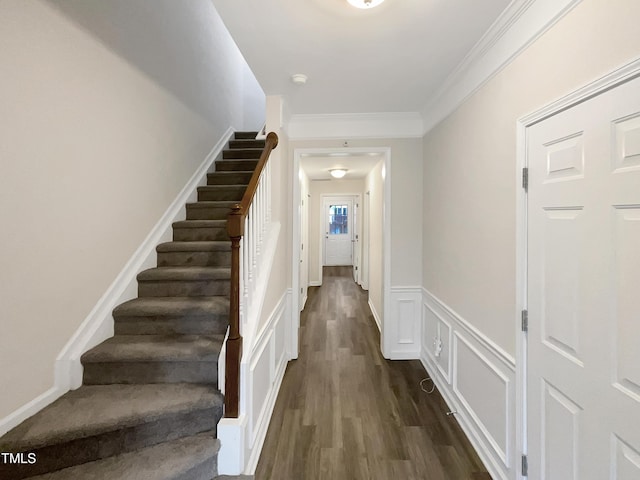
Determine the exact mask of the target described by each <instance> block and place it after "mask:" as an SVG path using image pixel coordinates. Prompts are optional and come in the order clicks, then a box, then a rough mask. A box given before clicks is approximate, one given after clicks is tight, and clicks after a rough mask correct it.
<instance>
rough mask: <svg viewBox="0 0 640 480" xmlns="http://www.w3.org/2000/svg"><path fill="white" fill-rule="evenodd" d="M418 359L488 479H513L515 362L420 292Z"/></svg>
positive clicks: (477, 331)
mask: <svg viewBox="0 0 640 480" xmlns="http://www.w3.org/2000/svg"><path fill="white" fill-rule="evenodd" d="M421 313H422V331H423V335H422V351H421V356H420V359H421V361H422V363H423V365H424V367H425V368H426V369H427V371H428V372H429V375H430V377H431V379H432V380H433V382H434V383H435V385H436V386H437V387H438V390H439V391H440V393H441V394H442V396H443V398H444V399H445V401H446V402H447V404H448V406H449V408H450V409H451V411H454V412H456V413H455V418H456V420H457V421H458V423H459V424H460V426H461V427H462V429H463V430H464V432H465V433H466V435H467V437H468V438H469V440H470V441H471V443H472V444H473V446H474V448H475V449H476V451H477V452H478V454H479V455H480V458H481V459H482V461H483V462H484V464H485V466H486V467H487V469H488V471H489V473H490V474H491V476H492V477H493V478H494V479H496V480H497V479H501V480H512V479H515V478H516V476H517V470H518V469H517V468H516V465H517V463H516V459H515V455H516V451H515V450H516V449H515V448H514V447H515V398H516V395H515V394H516V392H515V375H516V367H515V359H514V358H513V357H512V356H511V355H509V354H508V353H507V352H505V351H504V350H503V349H501V348H500V347H498V346H497V345H496V344H495V342H493V341H492V340H491V339H490V338H488V337H487V336H486V335H484V334H483V333H482V332H480V331H479V330H478V329H476V328H475V327H474V326H473V325H471V324H470V323H469V322H468V321H467V320H465V319H463V318H462V317H460V315H458V314H457V313H456V312H455V311H454V310H453V309H451V308H450V307H448V306H447V305H445V304H444V303H443V302H442V301H440V300H439V299H438V298H437V297H435V296H434V295H433V294H432V293H430V292H429V291H427V290H426V289H422V308H421Z"/></svg>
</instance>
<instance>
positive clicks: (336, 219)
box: [323, 197, 355, 265]
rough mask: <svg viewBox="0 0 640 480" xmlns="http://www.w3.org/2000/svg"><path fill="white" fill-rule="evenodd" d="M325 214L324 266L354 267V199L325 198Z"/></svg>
mask: <svg viewBox="0 0 640 480" xmlns="http://www.w3.org/2000/svg"><path fill="white" fill-rule="evenodd" d="M323 213H324V214H323V228H324V230H323V232H324V265H352V264H353V249H352V240H353V239H354V238H355V237H354V236H353V235H354V231H353V199H352V198H350V197H330V198H325V200H324V205H323Z"/></svg>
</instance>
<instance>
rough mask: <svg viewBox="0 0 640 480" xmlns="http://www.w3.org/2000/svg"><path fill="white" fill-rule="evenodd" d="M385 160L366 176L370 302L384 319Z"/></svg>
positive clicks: (377, 313)
mask: <svg viewBox="0 0 640 480" xmlns="http://www.w3.org/2000/svg"><path fill="white" fill-rule="evenodd" d="M383 170H384V160H381V161H380V162H378V163H377V164H376V166H375V167H374V168H373V169H372V170H371V172H369V175H367V178H365V186H364V190H365V195H366V192H369V211H370V215H369V244H368V245H369V264H368V265H369V272H368V276H369V302H371V305H372V306H373V308H374V309H375V314H376V315H377V316H378V319H379V320H382V317H383V315H384V312H383V298H384V284H383V278H382V273H383V265H384V259H383V256H382V249H383V235H384V233H383V232H384V225H383V216H382V211H383V208H384V207H383V203H384V177H383Z"/></svg>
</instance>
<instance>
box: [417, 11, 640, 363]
mask: <svg viewBox="0 0 640 480" xmlns="http://www.w3.org/2000/svg"><path fill="white" fill-rule="evenodd" d="M638 18H640V2H638V1H637V0H583V1H582V2H581V3H580V4H579V5H578V6H577V7H576V8H575V9H574V10H573V11H571V12H570V13H569V14H568V15H567V16H566V17H565V18H563V19H562V20H561V21H560V22H559V23H558V24H556V25H555V26H554V27H553V28H552V29H550V30H549V31H548V32H546V33H545V34H544V35H543V36H542V37H541V38H540V39H539V40H538V41H536V42H535V43H534V44H532V45H531V46H530V47H529V48H528V49H527V50H526V51H525V52H524V53H523V54H521V55H520V56H519V57H518V58H517V59H515V61H513V62H512V63H511V64H510V65H509V66H507V67H506V68H505V69H504V70H503V71H502V72H500V73H499V74H498V75H497V76H496V77H494V78H493V79H492V80H491V81H490V82H488V83H487V84H486V85H485V86H484V87H483V88H482V89H480V90H479V91H478V92H477V93H476V94H475V95H473V96H472V97H471V98H469V99H468V100H467V101H466V102H465V103H464V104H463V105H462V106H461V107H460V108H458V109H457V111H456V112H455V113H453V114H452V115H450V116H449V117H448V118H447V119H446V120H444V121H443V122H442V123H441V124H439V125H438V126H437V127H436V128H434V129H433V130H432V131H430V132H429V133H428V134H427V135H426V136H425V138H424V177H423V178H424V198H423V201H424V204H423V238H424V243H423V245H424V246H423V264H422V265H423V267H422V268H423V271H424V287H425V288H427V289H428V290H429V291H430V292H432V293H433V294H435V295H436V296H437V297H438V298H440V299H441V300H442V301H444V302H445V303H446V304H447V305H448V306H449V307H451V308H452V309H453V310H455V311H456V312H457V313H458V314H460V315H461V316H462V317H463V318H465V319H466V320H468V321H469V322H471V323H472V324H473V325H474V326H475V327H476V328H478V329H479V330H480V331H481V332H482V333H484V334H485V335H487V336H488V337H489V338H491V339H492V340H493V341H494V342H496V343H497V344H498V345H499V346H501V347H502V348H504V349H505V350H507V351H508V352H509V353H510V354H514V353H515V318H514V315H515V314H516V312H515V285H516V278H515V232H516V218H515V198H516V188H519V186H518V184H517V180H516V178H517V177H516V161H515V157H516V121H517V119H518V118H519V117H522V116H523V115H525V114H528V113H530V112H532V111H534V110H536V109H538V108H540V107H542V106H544V105H545V104H547V103H549V102H551V101H553V100H555V99H556V98H558V97H561V96H562V95H564V94H566V93H568V92H570V91H572V90H575V89H576V88H578V87H580V86H581V85H583V84H585V83H587V82H589V81H591V80H594V79H595V78H597V77H599V76H602V75H604V74H605V73H607V72H609V71H610V70H612V69H614V68H615V67H617V66H620V65H622V64H624V63H626V62H628V61H630V60H631V59H633V58H636V57H637V56H638V55H640V30H639V29H638Z"/></svg>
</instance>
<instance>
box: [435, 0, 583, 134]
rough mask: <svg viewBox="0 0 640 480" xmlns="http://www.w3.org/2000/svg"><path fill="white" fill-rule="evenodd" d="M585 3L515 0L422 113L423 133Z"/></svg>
mask: <svg viewBox="0 0 640 480" xmlns="http://www.w3.org/2000/svg"><path fill="white" fill-rule="evenodd" d="M580 2H581V0H514V1H512V2H511V3H510V4H509V6H508V7H507V8H506V9H505V11H504V12H503V13H502V14H501V15H500V17H498V19H497V20H496V21H495V22H494V23H493V25H492V26H491V27H490V28H489V30H487V32H486V33H485V34H484V35H483V36H482V38H481V39H480V41H479V42H478V43H477V44H476V45H475V47H473V49H471V51H470V52H469V53H468V54H467V56H466V57H465V58H464V59H463V60H462V62H461V63H460V64H459V65H458V67H456V69H455V70H454V71H453V72H452V73H451V75H449V77H448V78H447V80H446V81H445V83H444V84H443V86H442V87H441V88H440V90H439V91H438V92H437V93H436V95H435V96H434V97H433V99H432V100H431V101H429V102H427V104H426V105H425V108H424V109H423V110H422V118H423V127H424V130H423V134H424V133H427V132H428V131H429V130H431V129H432V128H433V127H435V126H436V125H437V124H438V123H440V122H441V121H442V120H444V119H445V118H446V117H447V116H448V115H449V114H451V113H452V112H453V111H454V110H455V109H456V108H458V107H459V106H460V105H461V104H462V103H463V102H464V101H465V100H467V99H468V98H469V97H470V96H472V95H473V94H474V93H475V92H476V91H477V90H478V89H480V88H481V87H482V86H483V85H484V84H485V83H487V82H488V81H489V80H491V79H492V78H493V77H494V76H495V75H496V74H498V73H499V72H500V71H501V70H502V69H503V68H505V67H506V66H507V65H509V64H510V63H511V62H512V61H513V60H514V59H515V58H516V57H517V56H518V55H520V54H521V53H522V52H523V51H524V50H525V49H526V48H527V47H528V46H529V45H531V44H532V43H534V42H535V41H536V40H537V39H538V38H539V37H540V36H542V35H543V34H544V33H545V32H546V31H547V30H548V29H549V28H551V27H552V26H553V25H555V24H556V23H557V22H558V21H559V20H560V19H561V18H562V17H564V16H565V15H566V14H567V13H569V12H570V11H571V10H572V9H573V8H574V7H576V6H577V5H578V4H579V3H580Z"/></svg>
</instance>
